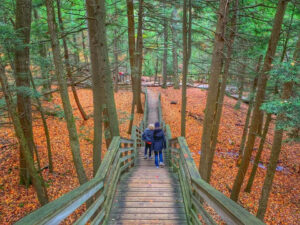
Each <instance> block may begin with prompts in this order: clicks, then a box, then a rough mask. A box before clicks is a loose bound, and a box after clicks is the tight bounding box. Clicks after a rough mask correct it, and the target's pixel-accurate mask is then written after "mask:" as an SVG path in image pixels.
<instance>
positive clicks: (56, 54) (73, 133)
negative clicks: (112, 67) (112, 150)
mask: <svg viewBox="0 0 300 225" xmlns="http://www.w3.org/2000/svg"><path fill="white" fill-rule="evenodd" d="M46 8H47V21H48V30H49V33H50V39H51V45H52V52H53V61H54V65H55V72H56V76H57V81H58V85H59V90H60V95H61V99H62V103H63V108H64V114H65V115H64V117H65V120H66V123H67V127H68V131H69V140H70V146H71V151H72V155H73V161H74V165H75V168H76V172H77V176H78V179H79V183H80V184H84V183H85V182H87V180H88V179H87V176H86V174H85V171H84V168H83V164H82V160H81V156H80V144H79V139H78V135H77V130H76V125H75V119H74V116H73V112H72V107H71V104H70V99H69V94H68V88H67V82H66V77H65V74H64V68H63V64H62V59H61V55H60V49H59V40H58V32H57V25H56V22H55V14H54V7H53V0H46Z"/></svg>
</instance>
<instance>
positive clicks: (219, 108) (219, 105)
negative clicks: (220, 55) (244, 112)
mask: <svg viewBox="0 0 300 225" xmlns="http://www.w3.org/2000/svg"><path fill="white" fill-rule="evenodd" d="M238 3H239V2H238V0H235V3H234V14H233V16H232V18H231V25H230V26H231V29H230V34H229V42H228V46H227V56H226V57H225V59H224V60H225V64H224V73H223V76H222V83H221V86H220V87H219V88H218V97H217V102H216V111H215V118H214V125H213V131H212V135H211V144H210V145H211V146H210V148H211V154H210V157H209V161H208V168H207V182H209V181H210V177H211V171H212V164H213V158H214V155H215V150H216V145H217V141H218V133H219V125H220V121H221V116H222V109H223V101H224V96H225V91H226V84H227V78H228V75H229V67H230V63H231V54H232V49H233V44H234V39H235V36H236V32H237V28H236V21H237V13H238ZM224 32H225V31H224Z"/></svg>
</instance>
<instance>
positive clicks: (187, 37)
mask: <svg viewBox="0 0 300 225" xmlns="http://www.w3.org/2000/svg"><path fill="white" fill-rule="evenodd" d="M188 7H189V8H188V10H187V0H184V1H183V18H182V41H183V45H182V47H183V60H182V61H183V68H182V94H181V96H182V99H181V129H180V130H181V136H182V137H185V125H186V124H185V123H186V118H185V117H186V81H187V74H188V66H189V60H190V56H191V34H192V33H191V31H192V27H191V26H192V10H191V8H192V4H191V0H189V5H188ZM187 11H188V14H189V21H188V24H187Z"/></svg>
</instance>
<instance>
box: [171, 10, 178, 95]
mask: <svg viewBox="0 0 300 225" xmlns="http://www.w3.org/2000/svg"><path fill="white" fill-rule="evenodd" d="M177 19H178V14H177V10H176V8H175V9H174V10H173V12H172V21H173V22H172V25H171V31H172V57H173V82H174V89H179V76H178V56H177V43H176V41H177V35H176V32H177V29H176V28H177V22H175V21H176V20H177Z"/></svg>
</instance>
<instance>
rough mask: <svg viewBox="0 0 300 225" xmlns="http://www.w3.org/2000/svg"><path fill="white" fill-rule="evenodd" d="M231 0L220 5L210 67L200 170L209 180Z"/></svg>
mask: <svg viewBox="0 0 300 225" xmlns="http://www.w3.org/2000/svg"><path fill="white" fill-rule="evenodd" d="M228 4H229V1H227V0H221V1H220V6H219V16H218V22H217V27H216V33H215V41H214V50H213V55H212V62H211V68H210V79H209V89H208V93H207V100H206V108H205V117H204V123H203V134H202V143H201V158H200V166H199V172H200V174H201V177H202V178H203V179H204V180H205V181H208V180H209V178H208V172H209V170H208V167H209V164H210V162H209V160H210V159H211V158H212V157H211V155H213V151H212V149H211V148H210V147H211V146H210V144H211V143H210V142H211V134H212V131H213V126H212V125H213V122H214V115H215V104H216V102H217V93H218V84H219V76H220V74H221V70H222V60H223V50H224V34H225V25H226V20H227V14H228Z"/></svg>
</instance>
